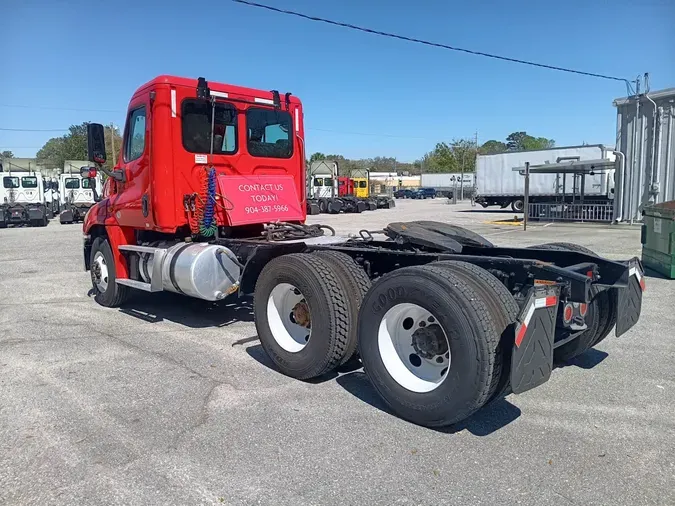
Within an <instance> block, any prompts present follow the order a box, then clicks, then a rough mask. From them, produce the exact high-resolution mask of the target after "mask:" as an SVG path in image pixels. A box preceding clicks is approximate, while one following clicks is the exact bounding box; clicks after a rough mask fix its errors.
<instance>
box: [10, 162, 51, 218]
mask: <svg viewBox="0 0 675 506" xmlns="http://www.w3.org/2000/svg"><path fill="white" fill-rule="evenodd" d="M47 222H48V217H47V209H46V206H45V194H44V186H43V180H42V174H40V173H35V172H28V171H25V172H24V171H10V172H7V173H4V172H3V173H2V185H1V187H0V228H5V227H7V225H10V224H14V225H22V224H30V225H33V226H42V227H44V226H46V225H47Z"/></svg>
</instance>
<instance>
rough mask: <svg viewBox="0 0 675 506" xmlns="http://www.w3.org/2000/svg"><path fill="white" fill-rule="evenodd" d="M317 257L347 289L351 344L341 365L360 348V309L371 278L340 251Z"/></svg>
mask: <svg viewBox="0 0 675 506" xmlns="http://www.w3.org/2000/svg"><path fill="white" fill-rule="evenodd" d="M314 254H315V255H316V256H318V257H320V258H321V259H323V260H325V261H326V262H327V263H329V264H330V265H331V267H333V269H334V270H335V273H336V274H337V275H338V277H339V278H340V281H341V282H342V284H343V285H344V287H345V295H346V299H347V304H348V305H349V311H348V313H349V334H350V336H349V343H348V345H347V351H346V352H345V356H344V358H343V359H342V362H341V365H342V364H344V363H345V362H347V361H348V360H349V359H351V358H352V356H353V355H354V353H355V352H356V348H357V346H358V323H359V309H361V303H362V302H363V298H364V297H365V295H366V292H368V289H369V288H370V278H369V277H368V275H367V274H366V271H364V270H363V268H362V267H361V266H360V265H359V264H357V263H356V262H355V261H354V260H353V259H352V257H350V256H349V255H347V254H345V253H340V252H339V251H317V252H315V253H314Z"/></svg>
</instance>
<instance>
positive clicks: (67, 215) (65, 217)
mask: <svg viewBox="0 0 675 506" xmlns="http://www.w3.org/2000/svg"><path fill="white" fill-rule="evenodd" d="M59 221H60V222H61V223H72V222H73V211H71V210H70V209H66V210H65V211H63V212H62V213H61V214H60V215H59Z"/></svg>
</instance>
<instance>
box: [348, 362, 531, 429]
mask: <svg viewBox="0 0 675 506" xmlns="http://www.w3.org/2000/svg"><path fill="white" fill-rule="evenodd" d="M336 381H337V383H338V384H339V385H340V386H341V387H342V388H344V389H345V390H347V392H349V393H350V394H352V395H353V396H354V397H357V398H358V399H360V400H362V401H363V402H365V403H366V404H369V405H371V406H373V407H374V408H377V409H379V410H381V411H384V412H385V413H388V414H390V415H391V416H396V415H395V414H394V413H393V412H392V411H391V410H390V409H389V407H388V406H387V404H386V403H385V402H384V401H383V400H382V398H381V397H380V396H379V395H378V393H377V391H376V390H375V388H374V387H373V385H372V384H371V383H370V381H369V380H368V378H367V377H366V375H365V373H363V372H361V371H356V372H352V373H349V374H343V375H341V376H339V377H338V378H337V380H336ZM520 414H521V411H520V409H519V408H518V407H516V406H514V405H513V404H511V403H510V402H509V401H507V400H506V399H497V400H495V401H493V402H491V403H490V404H488V405H487V406H485V407H483V408H482V409H480V410H479V411H478V412H477V413H474V414H473V415H471V416H470V417H469V418H467V419H466V420H463V421H462V422H459V423H457V424H455V425H452V426H450V427H443V428H439V429H433V430H435V431H437V432H442V433H444V434H454V433H456V432H461V431H463V430H467V431H469V432H470V433H471V434H473V435H474V436H488V435H490V434H492V433H493V432H496V431H498V430H499V429H501V428H503V427H506V426H507V425H508V424H510V423H511V422H513V421H514V420H516V419H517V418H518V417H519V416H520Z"/></svg>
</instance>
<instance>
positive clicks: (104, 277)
mask: <svg viewBox="0 0 675 506" xmlns="http://www.w3.org/2000/svg"><path fill="white" fill-rule="evenodd" d="M94 265H95V266H96V269H98V274H95V276H94V284H95V285H96V288H98V290H99V291H100V292H101V293H104V292H105V291H106V290H107V289H108V264H106V263H105V257H104V256H103V253H101V252H100V251H97V252H96V254H95V255H94Z"/></svg>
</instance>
